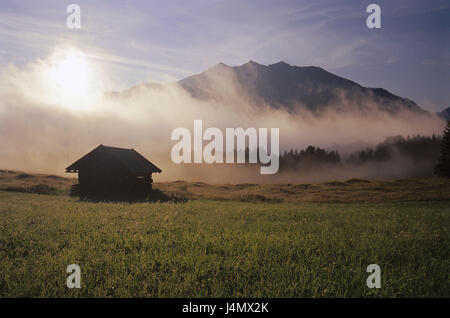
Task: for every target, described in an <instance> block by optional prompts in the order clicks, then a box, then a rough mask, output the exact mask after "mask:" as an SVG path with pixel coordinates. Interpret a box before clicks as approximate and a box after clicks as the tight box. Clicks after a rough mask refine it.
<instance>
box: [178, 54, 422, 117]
mask: <svg viewBox="0 0 450 318" xmlns="http://www.w3.org/2000/svg"><path fill="white" fill-rule="evenodd" d="M226 81H228V82H229V83H228V84H230V82H232V84H233V85H235V86H236V87H238V89H239V91H240V93H242V94H243V95H245V96H246V97H248V98H249V99H250V100H252V101H253V102H255V103H257V104H258V103H264V104H267V105H269V106H270V107H273V108H286V109H287V110H289V111H296V110H298V109H299V108H300V107H305V108H307V109H308V110H310V111H313V112H316V113H317V112H319V113H320V112H321V111H324V110H326V109H329V108H330V107H331V108H333V109H336V110H354V109H358V110H362V111H365V110H374V109H375V110H379V111H384V112H389V113H393V114H394V113H398V112H400V111H403V110H409V111H412V112H418V113H425V111H424V110H422V109H421V108H420V107H419V106H418V105H417V104H416V103H414V102H413V101H411V100H409V99H406V98H402V97H399V96H396V95H394V94H392V93H390V92H388V91H387V90H385V89H383V88H367V87H363V86H361V85H359V84H358V83H355V82H353V81H350V80H348V79H345V78H342V77H339V76H337V75H334V74H332V73H330V72H327V71H325V70H324V69H322V68H320V67H315V66H307V67H299V66H291V65H289V64H287V63H284V62H278V63H275V64H271V65H268V66H265V65H261V64H258V63H256V62H254V61H250V62H248V63H246V64H244V65H241V66H236V67H230V66H227V65H225V64H223V63H219V64H218V65H216V66H214V67H212V68H210V69H208V70H207V71H205V72H203V73H201V74H198V75H193V76H190V77H187V78H185V79H183V80H181V81H179V84H180V85H181V86H182V87H183V88H184V89H186V90H187V91H189V93H190V94H191V95H192V96H193V97H195V98H199V99H204V100H207V99H226V98H227V96H226V94H224V93H223V87H227V85H226V84H224V82H226Z"/></svg>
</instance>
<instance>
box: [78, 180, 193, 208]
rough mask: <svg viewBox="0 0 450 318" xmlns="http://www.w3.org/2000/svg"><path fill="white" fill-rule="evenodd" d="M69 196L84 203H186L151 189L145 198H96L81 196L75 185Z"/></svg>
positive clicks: (118, 196) (93, 196) (183, 200)
mask: <svg viewBox="0 0 450 318" xmlns="http://www.w3.org/2000/svg"><path fill="white" fill-rule="evenodd" d="M70 196H72V197H79V198H80V201H85V202H127V203H140V202H154V203H156V202H172V203H184V202H187V201H188V199H187V198H185V197H180V196H176V195H169V194H167V193H164V192H162V191H161V190H158V189H153V190H151V191H150V193H149V194H148V195H147V196H139V197H137V196H136V197H133V196H131V197H130V196H122V195H120V194H119V195H118V194H115V195H107V196H98V195H94V194H85V195H82V194H80V193H79V187H78V184H75V185H73V186H72V187H71V189H70Z"/></svg>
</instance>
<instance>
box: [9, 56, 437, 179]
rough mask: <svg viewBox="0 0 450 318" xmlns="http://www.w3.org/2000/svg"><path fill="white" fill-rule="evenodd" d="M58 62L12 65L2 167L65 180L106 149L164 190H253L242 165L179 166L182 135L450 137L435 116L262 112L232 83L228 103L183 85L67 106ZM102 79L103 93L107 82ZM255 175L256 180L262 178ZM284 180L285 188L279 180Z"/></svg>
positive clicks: (224, 81)
mask: <svg viewBox="0 0 450 318" xmlns="http://www.w3.org/2000/svg"><path fill="white" fill-rule="evenodd" d="M51 63H52V56H50V57H49V58H47V59H44V60H39V61H36V62H33V63H30V64H28V65H26V66H24V67H17V66H13V65H10V66H9V67H7V68H6V69H4V70H2V72H1V73H0V145H1V147H2V156H1V157H0V167H1V168H3V169H5V168H6V169H17V170H25V171H31V172H43V173H54V174H63V172H64V168H65V167H66V166H67V165H69V164H70V163H71V162H73V161H75V160H76V159H78V158H79V157H81V156H82V155H84V154H85V153H87V152H88V151H90V150H91V149H93V148H94V147H96V146H98V145H99V144H105V145H111V146H119V147H126V148H131V147H133V148H135V149H137V150H138V151H139V152H141V153H142V154H144V155H145V156H148V157H149V158H150V160H152V161H154V163H155V164H157V165H158V166H159V167H161V168H162V170H163V171H164V172H163V174H161V175H160V176H156V178H155V180H157V181H158V180H159V181H162V180H177V179H188V180H203V181H208V182H244V181H247V182H248V181H252V180H253V181H255V180H259V178H260V176H259V171H258V169H253V167H247V168H248V169H244V170H242V171H241V170H240V169H241V168H242V166H238V165H235V166H233V165H231V166H230V165H220V166H217V165H215V166H208V167H206V168H205V167H199V166H196V165H175V164H173V163H172V162H171V159H170V150H171V148H172V146H173V145H174V142H173V141H171V140H170V135H171V132H172V130H173V129H175V128H177V127H186V128H188V129H190V130H191V131H192V130H193V122H194V120H195V119H201V120H202V121H203V125H204V129H206V128H207V127H218V128H220V129H222V131H225V128H238V127H242V128H249V127H255V128H280V144H281V150H284V149H290V148H297V149H298V148H303V147H306V146H308V145H311V144H312V145H316V146H321V147H326V148H331V147H333V148H336V147H337V148H338V149H345V146H346V145H348V144H353V143H361V144H364V145H367V144H374V143H377V142H380V141H382V140H384V138H385V137H387V136H389V135H399V134H401V135H415V134H423V135H430V134H432V133H440V132H441V129H442V127H441V126H443V122H442V121H441V120H439V119H437V118H436V117H433V116H417V115H413V114H411V113H402V114H400V115H399V116H397V117H392V116H388V115H387V114H385V113H380V112H376V111H373V112H371V113H369V114H361V113H357V112H346V113H341V112H336V111H333V110H330V111H328V112H326V113H324V114H322V117H317V116H315V115H313V114H310V113H308V112H307V111H304V110H303V111H300V112H299V114H297V115H293V114H292V113H287V112H286V111H283V110H282V109H278V110H274V109H271V108H269V107H268V106H267V105H263V104H255V103H254V102H253V101H252V100H251V99H249V98H248V96H245V94H243V92H242V91H241V90H240V87H239V85H237V83H236V82H235V79H234V78H233V77H232V76H231V75H229V74H227V73H226V72H225V73H222V74H221V75H220V76H218V77H215V78H211V79H210V80H211V82H212V85H213V86H214V87H216V88H217V87H220V90H221V91H223V92H226V94H225V96H226V99H225V100H216V101H214V100H211V101H201V100H197V99H194V98H192V97H191V95H190V94H189V93H188V92H187V91H185V90H184V89H182V88H181V87H180V86H179V85H178V84H177V83H170V84H165V85H142V86H138V87H135V88H133V89H131V90H129V91H127V92H126V93H123V94H121V95H120V96H119V97H118V96H111V95H106V96H104V95H102V94H94V95H93V96H92V97H91V98H89V99H80V100H78V99H76V100H73V101H66V102H64V101H60V100H58V99H57V98H55V96H57V91H55V90H54V89H55V88H54V86H53V85H51V83H49V82H48V79H46V78H45V76H44V75H43V74H46V70H47V68H48V67H49V65H51ZM97 77H98V78H99V81H100V83H99V87H98V88H97V89H98V90H100V91H101V88H102V85H101V80H102V78H103V77H104V76H103V74H101V73H100V74H97ZM253 170H254V171H253ZM272 180H276V179H272Z"/></svg>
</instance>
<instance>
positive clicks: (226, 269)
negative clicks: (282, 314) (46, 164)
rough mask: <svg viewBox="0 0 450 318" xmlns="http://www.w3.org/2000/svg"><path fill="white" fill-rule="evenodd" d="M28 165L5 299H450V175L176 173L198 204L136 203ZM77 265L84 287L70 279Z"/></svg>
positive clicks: (15, 189) (3, 178)
mask: <svg viewBox="0 0 450 318" xmlns="http://www.w3.org/2000/svg"><path fill="white" fill-rule="evenodd" d="M20 175H22V176H20ZM23 175H24V174H23V173H18V172H4V171H3V172H2V173H0V189H3V190H0V215H1V216H0V296H1V297H80V296H82V297H85V296H92V297H339V296H342V297H414V296H417V297H449V296H450V280H449V274H448V269H449V268H450V253H449V251H450V231H449V226H450V204H449V203H450V191H449V189H450V187H449V185H450V182H449V181H448V180H443V179H420V180H400V181H370V182H369V181H365V180H353V181H349V182H346V183H343V182H330V183H324V184H317V185H214V186H211V185H206V184H202V183H187V182H174V183H165V184H160V185H158V188H159V189H162V190H163V191H166V192H168V193H172V194H176V195H180V196H181V195H183V196H189V198H190V200H189V201H188V202H186V203H171V202H165V203H134V204H130V203H104V202H102V203H94V202H81V201H79V200H78V199H76V198H72V197H69V196H68V195H67V187H68V186H69V185H70V184H71V183H73V180H68V179H64V178H62V179H58V177H52V176H43V175H28V176H23ZM18 176H20V177H18ZM42 184H46V185H47V186H48V187H49V188H45V187H37V188H33V186H38V185H42ZM32 189H44V190H46V191H43V193H45V192H50V193H51V194H36V193H28V192H34V191H32ZM5 190H7V191H5ZM73 263H75V264H78V265H80V267H81V277H82V278H81V287H82V288H81V289H68V288H67V286H66V278H67V276H68V274H67V273H66V267H67V265H69V264H73ZM372 263H375V264H378V265H380V267H381V282H382V286H381V288H380V289H369V288H368V287H367V286H366V279H367V277H368V275H369V273H366V267H367V266H368V265H369V264H372Z"/></svg>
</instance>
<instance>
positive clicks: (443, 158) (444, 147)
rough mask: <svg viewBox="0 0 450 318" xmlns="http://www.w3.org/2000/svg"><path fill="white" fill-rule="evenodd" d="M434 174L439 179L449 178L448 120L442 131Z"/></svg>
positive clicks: (449, 140) (449, 142) (449, 125)
mask: <svg viewBox="0 0 450 318" xmlns="http://www.w3.org/2000/svg"><path fill="white" fill-rule="evenodd" d="M434 173H435V174H437V175H438V176H441V177H446V178H450V120H449V121H447V127H445V130H444V136H443V137H442V141H441V152H440V155H439V158H438V162H437V164H436V166H435V167H434Z"/></svg>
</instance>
